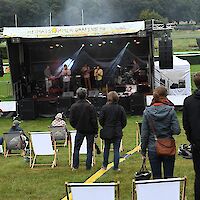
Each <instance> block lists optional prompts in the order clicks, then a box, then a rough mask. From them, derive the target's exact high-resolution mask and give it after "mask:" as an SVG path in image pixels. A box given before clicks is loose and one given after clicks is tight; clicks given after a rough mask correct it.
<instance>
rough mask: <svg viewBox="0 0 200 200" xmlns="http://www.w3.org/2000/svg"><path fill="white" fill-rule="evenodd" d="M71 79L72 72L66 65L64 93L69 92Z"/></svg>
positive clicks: (64, 70)
mask: <svg viewBox="0 0 200 200" xmlns="http://www.w3.org/2000/svg"><path fill="white" fill-rule="evenodd" d="M70 79H71V70H70V69H68V66H67V65H66V64H64V68H63V70H62V80H63V91H64V92H69V90H70Z"/></svg>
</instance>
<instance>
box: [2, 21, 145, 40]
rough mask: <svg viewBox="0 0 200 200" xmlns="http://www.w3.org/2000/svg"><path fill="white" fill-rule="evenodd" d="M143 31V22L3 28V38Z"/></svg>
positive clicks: (75, 35)
mask: <svg viewBox="0 0 200 200" xmlns="http://www.w3.org/2000/svg"><path fill="white" fill-rule="evenodd" d="M142 30H145V23H144V21H136V22H125V23H112V24H96V25H79V26H49V27H4V28H3V36H4V37H5V38H9V37H19V38H52V37H87V36H102V35H117V34H131V33H137V32H138V31H142Z"/></svg>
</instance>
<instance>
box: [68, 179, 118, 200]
mask: <svg viewBox="0 0 200 200" xmlns="http://www.w3.org/2000/svg"><path fill="white" fill-rule="evenodd" d="M65 186H66V193H67V200H69V199H72V200H80V199H81V200H94V199H95V200H103V199H106V200H119V182H117V183H114V182H112V183H65ZM70 192H71V193H70Z"/></svg>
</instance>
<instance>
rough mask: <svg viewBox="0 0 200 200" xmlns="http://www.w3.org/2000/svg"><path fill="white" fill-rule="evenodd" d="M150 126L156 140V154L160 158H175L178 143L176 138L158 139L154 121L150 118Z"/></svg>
mask: <svg viewBox="0 0 200 200" xmlns="http://www.w3.org/2000/svg"><path fill="white" fill-rule="evenodd" d="M150 126H151V128H152V131H153V135H154V138H155V141H156V143H155V145H156V152H157V154H158V155H159V156H174V155H175V154H176V143H175V140H174V138H172V137H169V138H168V137H167V138H158V137H157V136H156V131H155V127H154V125H153V120H152V119H151V118H150Z"/></svg>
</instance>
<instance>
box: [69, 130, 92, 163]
mask: <svg viewBox="0 0 200 200" xmlns="http://www.w3.org/2000/svg"><path fill="white" fill-rule="evenodd" d="M75 132H76V131H69V135H68V136H69V139H68V158H69V165H70V166H71V167H72V166H73V158H72V156H73V155H72V152H73V151H72V139H71V134H75ZM79 154H80V152H79ZM92 154H93V156H92V167H93V166H94V165H95V163H96V159H95V157H96V154H95V143H94V144H93V151H92Z"/></svg>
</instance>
